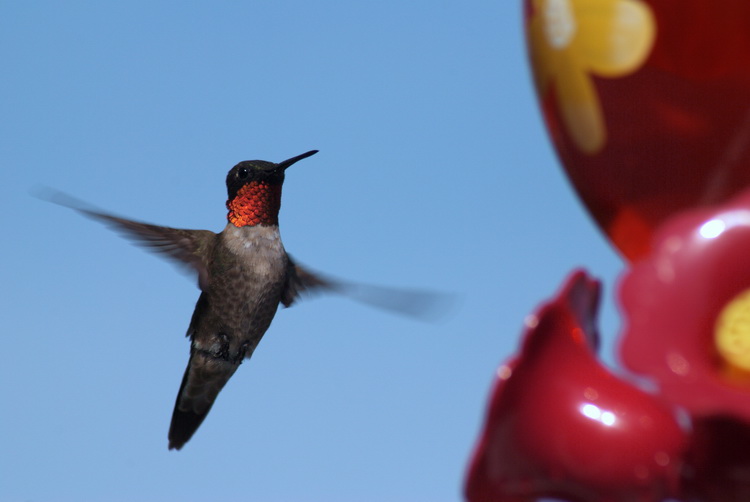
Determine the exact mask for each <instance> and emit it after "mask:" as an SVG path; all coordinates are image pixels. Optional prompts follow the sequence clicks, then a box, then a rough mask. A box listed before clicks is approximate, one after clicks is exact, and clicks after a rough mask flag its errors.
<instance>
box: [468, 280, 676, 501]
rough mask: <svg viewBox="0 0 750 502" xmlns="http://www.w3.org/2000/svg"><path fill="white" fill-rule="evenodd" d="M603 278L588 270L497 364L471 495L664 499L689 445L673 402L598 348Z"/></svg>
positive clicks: (530, 324)
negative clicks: (618, 368) (635, 382)
mask: <svg viewBox="0 0 750 502" xmlns="http://www.w3.org/2000/svg"><path fill="white" fill-rule="evenodd" d="M598 298H599V283H598V282H596V281H595V280H593V279H591V278H590V277H589V276H588V275H586V274H585V273H584V272H582V271H577V272H575V273H574V274H572V276H571V277H570V278H569V279H568V280H567V282H566V284H565V285H564V286H563V288H562V290H561V291H560V292H559V294H558V295H557V297H556V298H554V299H553V300H551V301H550V302H549V303H547V304H545V305H543V306H542V307H541V308H540V309H539V311H538V312H537V313H536V314H535V315H532V316H530V317H529V318H528V319H527V321H526V330H525V334H524V337H523V342H522V348H521V351H520V353H519V354H518V355H517V356H515V357H514V358H513V359H511V360H510V361H509V362H507V363H506V364H503V365H502V366H500V368H499V369H498V372H497V377H496V381H495V384H494V389H493V390H492V396H491V400H490V403H489V407H488V410H487V416H486V422H485V425H484V428H483V430H482V432H481V435H480V438H479V440H478V443H477V446H476V449H475V452H474V456H473V459H472V462H471V465H470V468H469V472H468V476H467V481H466V487H465V493H466V497H467V500H468V501H470V502H485V501H497V502H511V501H513V502H516V501H518V502H520V501H528V500H533V498H534V497H545V496H546V497H559V498H562V499H564V500H571V501H580V502H607V501H618V502H619V501H623V502H624V501H632V500H638V501H654V502H656V501H660V500H662V499H663V498H666V497H668V496H672V495H674V492H675V489H676V486H677V483H678V478H679V470H680V468H681V465H682V463H681V455H682V453H683V451H684V449H685V447H686V438H685V433H684V431H683V430H682V428H681V427H680V425H679V424H678V422H677V421H676V420H675V418H674V415H673V413H672V410H671V409H669V408H667V407H666V406H665V405H664V404H662V403H661V402H660V401H659V400H658V399H656V398H655V397H654V396H652V395H650V394H647V393H645V392H643V391H641V390H639V389H637V388H635V387H634V386H632V385H631V384H629V383H627V382H625V381H623V380H621V379H619V378H617V377H616V376H614V375H613V374H612V373H611V372H610V371H608V370H607V369H606V368H605V367H604V366H602V365H601V364H600V363H599V362H598V361H597V360H596V357H595V354H594V351H595V348H594V347H595V346H596V343H597V342H596V341H597V331H596V326H595V322H596V319H595V317H596V311H597V306H598Z"/></svg>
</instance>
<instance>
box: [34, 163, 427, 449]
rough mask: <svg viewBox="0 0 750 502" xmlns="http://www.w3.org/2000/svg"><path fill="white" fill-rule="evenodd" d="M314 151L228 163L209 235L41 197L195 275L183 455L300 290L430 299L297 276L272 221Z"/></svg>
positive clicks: (178, 420)
mask: <svg viewBox="0 0 750 502" xmlns="http://www.w3.org/2000/svg"><path fill="white" fill-rule="evenodd" d="M317 152H318V151H317V150H311V151H309V152H306V153H303V154H302V155H298V156H296V157H292V158H291V159H288V160H285V161H283V162H280V163H278V164H274V163H272V162H266V161H263V160H249V161H244V162H240V163H239V164H237V165H236V166H234V167H233V168H232V169H231V170H230V171H229V174H227V180H226V184H227V191H228V200H227V203H226V206H227V209H228V213H227V220H228V222H227V225H226V227H224V230H222V231H221V232H219V233H218V234H217V233H214V232H211V231H209V230H186V229H178V228H169V227H162V226H156V225H150V224H147V223H141V222H137V221H132V220H127V219H124V218H119V217H116V216H112V215H109V214H106V213H103V212H100V211H98V210H92V209H88V208H85V207H84V206H83V205H82V204H81V203H79V202H78V201H75V200H74V199H72V198H70V197H67V196H65V195H63V194H59V193H56V194H53V195H52V196H51V197H48V198H50V199H51V200H52V201H53V202H57V203H60V204H63V205H66V206H70V207H72V208H73V209H76V210H78V211H80V212H82V213H84V214H85V215H87V216H90V217H92V218H95V219H98V220H102V221H104V222H105V223H107V224H109V225H110V226H113V227H114V228H115V229H117V230H120V231H122V232H124V233H125V234H126V235H127V236H129V237H131V238H132V239H134V240H135V241H137V242H138V243H140V244H142V245H144V246H146V247H148V248H150V249H152V250H154V251H157V252H160V253H164V254H165V255H166V256H167V257H169V258H172V259H174V260H177V261H178V262H180V263H182V264H184V265H187V267H188V268H190V269H192V270H193V271H194V272H196V273H197V275H198V285H199V287H200V289H201V294H200V297H199V298H198V302H197V304H196V305H195V311H194V312H193V317H192V319H191V320H190V325H189V327H188V330H187V336H188V337H189V338H190V342H191V344H190V359H189V361H188V365H187V369H186V370H185V374H184V376H183V378H182V384H181V385H180V390H179V391H178V393H177V400H176V402H175V406H174V412H173V414H172V423H171V425H170V428H169V449H170V450H171V449H177V450H179V449H180V448H182V446H183V445H184V444H185V443H186V442H187V441H188V440H189V439H190V438H191V437H192V435H193V434H194V433H195V431H196V430H197V429H198V427H199V426H200V424H201V423H202V422H203V420H204V419H205V418H206V415H207V414H208V412H209V411H210V410H211V406H212V405H213V404H214V401H215V400H216V396H217V395H218V394H219V392H220V391H221V389H222V388H223V387H224V385H225V384H226V383H227V381H228V380H229V378H230V377H231V376H232V375H233V374H234V372H235V371H236V370H237V368H238V367H239V365H240V364H241V363H242V361H243V359H245V358H249V357H250V356H251V355H252V354H253V351H254V350H255V348H256V347H257V345H258V342H260V339H261V338H262V337H263V334H264V333H265V332H266V330H267V329H268V327H269V325H270V324H271V320H272V319H273V317H274V315H275V314H276V310H277V308H278V306H279V304H282V305H284V306H285V307H288V306H290V305H291V304H292V303H294V302H295V300H296V299H297V297H298V296H299V295H300V293H302V292H305V291H313V290H320V289H327V290H333V291H340V292H347V293H350V294H353V295H354V296H360V298H359V299H362V300H364V301H367V302H370V303H376V304H379V306H384V307H386V308H393V309H396V310H402V311H410V310H417V309H419V308H420V307H422V306H427V305H428V304H431V303H432V301H433V298H430V293H424V292H412V291H409V292H403V291H402V292H398V291H393V290H386V289H384V290H382V291H380V292H378V291H375V290H374V289H373V287H365V290H362V289H361V288H362V287H361V286H356V285H352V284H347V283H343V282H340V281H333V280H331V279H328V278H323V277H321V276H319V275H317V274H314V273H312V272H310V271H308V270H305V269H304V268H302V267H300V266H299V265H297V264H296V263H295V262H294V261H293V260H292V259H291V258H290V257H289V255H288V254H287V252H286V251H285V250H284V246H283V244H282V243H281V237H280V235H279V220H278V216H279V208H280V206H281V186H282V184H283V183H284V174H285V171H286V169H287V168H288V167H289V166H291V165H292V164H294V163H295V162H297V161H299V160H302V159H304V158H307V157H309V156H311V155H314V154H315V153H317Z"/></svg>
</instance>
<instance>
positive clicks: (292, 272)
mask: <svg viewBox="0 0 750 502" xmlns="http://www.w3.org/2000/svg"><path fill="white" fill-rule="evenodd" d="M288 267H289V268H288V270H287V283H286V287H285V288H284V291H283V294H282V298H281V303H282V304H283V305H284V306H285V307H289V306H291V305H292V304H293V303H294V302H295V301H296V300H297V298H299V297H300V296H301V295H303V294H311V293H322V292H333V293H338V294H341V295H343V296H346V297H347V298H351V299H352V300H355V301H358V302H360V303H364V304H367V305H370V306H373V307H378V308H381V309H384V310H388V311H391V312H394V313H397V314H401V315H406V316H410V317H416V318H421V319H426V320H430V319H437V318H440V317H443V316H445V315H446V314H449V313H450V311H451V310H452V306H453V305H454V303H455V298H454V296H453V295H448V294H445V293H437V292H434V291H427V290H422V289H400V288H390V287H383V286H373V285H370V284H357V283H353V282H347V281H342V280H339V279H332V278H330V277H324V276H321V275H320V274H318V273H315V272H311V271H309V270H307V269H306V268H304V267H302V266H300V265H297V264H296V263H294V260H292V259H291V257H290V258H289V265H288Z"/></svg>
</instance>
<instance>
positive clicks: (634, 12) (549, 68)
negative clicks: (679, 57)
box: [529, 0, 656, 154]
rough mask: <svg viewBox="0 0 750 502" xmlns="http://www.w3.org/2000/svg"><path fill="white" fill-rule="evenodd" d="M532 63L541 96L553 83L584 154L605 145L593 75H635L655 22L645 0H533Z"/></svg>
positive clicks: (565, 119)
mask: <svg viewBox="0 0 750 502" xmlns="http://www.w3.org/2000/svg"><path fill="white" fill-rule="evenodd" d="M532 2H533V5H534V15H533V17H532V19H531V22H530V25H529V46H530V48H531V63H532V66H533V68H534V73H535V77H536V81H537V87H538V90H539V93H540V95H544V93H545V92H546V90H547V88H548V87H549V85H550V82H551V81H554V83H555V89H556V91H557V98H558V106H559V111H560V114H561V116H562V120H563V123H564V125H565V127H566V129H567V130H568V133H569V134H570V136H571V137H572V138H573V141H574V142H575V144H576V145H577V146H578V148H580V149H581V150H582V151H583V152H585V153H588V154H594V153H596V152H598V151H599V150H601V148H602V147H603V146H604V143H605V140H606V127H605V124H604V116H603V113H602V108H601V105H600V104H599V98H598V96H597V94H596V90H595V88H594V84H593V83H592V81H591V76H590V75H596V76H599V77H609V78H614V77H622V76H625V75H628V74H630V73H633V72H634V71H636V70H637V69H638V68H639V67H640V66H641V65H642V64H643V62H644V61H645V60H646V58H647V57H648V55H649V53H650V52H651V48H652V47H653V44H654V38H655V33H656V23H655V21H654V16H653V14H652V12H651V9H650V8H649V7H648V5H646V4H645V3H643V2H642V1H641V0H532Z"/></svg>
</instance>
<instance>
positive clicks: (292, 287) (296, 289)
mask: <svg viewBox="0 0 750 502" xmlns="http://www.w3.org/2000/svg"><path fill="white" fill-rule="evenodd" d="M288 259H289V261H288V265H287V275H286V285H285V287H284V291H283V292H282V296H281V303H282V304H283V305H284V306H285V307H290V306H291V305H292V304H293V303H294V302H295V301H296V300H297V298H299V296H300V295H301V294H305V293H314V292H323V291H337V290H339V289H341V288H342V286H343V285H342V284H339V283H338V282H335V281H332V280H330V279H326V278H323V277H321V276H320V275H318V274H316V273H313V272H310V271H309V270H307V269H305V268H303V267H301V266H299V265H297V264H296V263H294V260H292V258H291V257H289V258H288Z"/></svg>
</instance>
